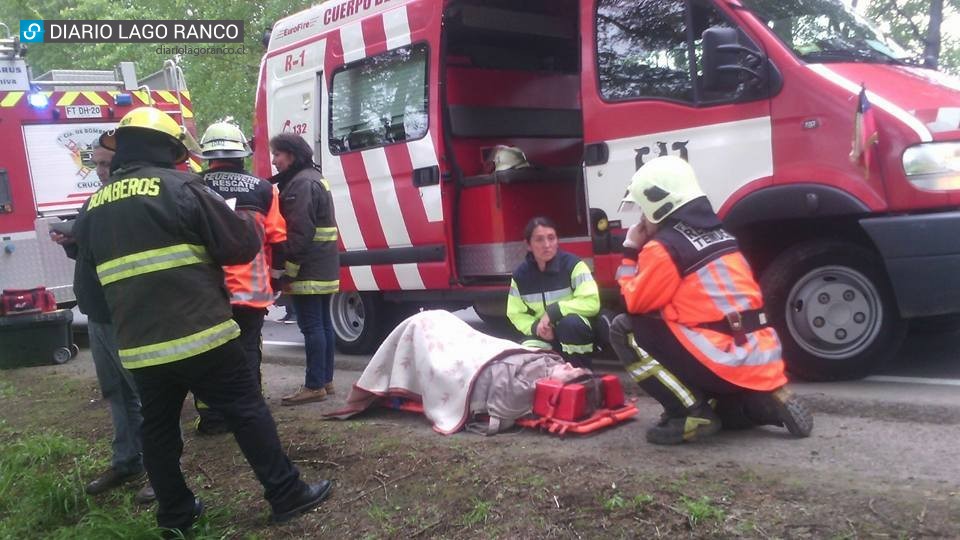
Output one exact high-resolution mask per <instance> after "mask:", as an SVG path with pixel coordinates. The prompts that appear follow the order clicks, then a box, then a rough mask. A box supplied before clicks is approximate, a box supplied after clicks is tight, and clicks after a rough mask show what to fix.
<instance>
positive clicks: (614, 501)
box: [601, 492, 627, 512]
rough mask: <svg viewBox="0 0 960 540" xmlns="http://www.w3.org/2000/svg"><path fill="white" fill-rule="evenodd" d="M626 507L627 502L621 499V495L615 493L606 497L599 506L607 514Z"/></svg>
mask: <svg viewBox="0 0 960 540" xmlns="http://www.w3.org/2000/svg"><path fill="white" fill-rule="evenodd" d="M626 505H627V501H626V499H624V498H623V495H620V494H619V493H616V492H614V494H613V495H611V496H609V497H607V498H606V499H605V500H604V501H603V503H602V504H601V506H603V509H604V510H606V511H607V512H613V511H614V510H616V509H618V508H623V507H624V506H626Z"/></svg>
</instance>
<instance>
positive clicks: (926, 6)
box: [860, 0, 960, 75]
mask: <svg viewBox="0 0 960 540" xmlns="http://www.w3.org/2000/svg"><path fill="white" fill-rule="evenodd" d="M860 3H861V4H866V10H865V12H866V15H867V17H868V18H869V19H871V20H874V21H877V22H879V23H880V24H881V26H882V27H884V29H885V30H887V31H888V32H889V33H890V35H891V36H892V37H893V38H894V39H895V40H896V41H898V42H899V43H900V44H901V45H903V46H905V47H907V49H909V50H911V51H915V52H916V53H917V57H918V58H919V59H920V60H921V61H922V63H923V65H924V66H926V67H930V68H934V69H941V70H943V71H946V72H949V73H953V74H954V75H960V28H958V27H960V0H869V1H868V0H861V1H860ZM944 21H949V22H950V24H949V28H948V27H947V26H945V24H944ZM944 30H948V32H944Z"/></svg>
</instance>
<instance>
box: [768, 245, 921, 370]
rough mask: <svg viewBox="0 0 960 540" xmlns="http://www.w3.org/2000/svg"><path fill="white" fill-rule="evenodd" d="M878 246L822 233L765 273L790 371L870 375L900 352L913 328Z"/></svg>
mask: <svg viewBox="0 0 960 540" xmlns="http://www.w3.org/2000/svg"><path fill="white" fill-rule="evenodd" d="M882 268H883V263H882V261H881V260H880V259H879V257H877V255H876V254H874V252H872V251H870V250H868V249H865V248H863V247H861V246H859V245H857V244H853V243H848V242H839V241H823V240H815V241H809V242H804V243H802V244H799V245H797V246H793V247H791V248H789V249H788V250H787V251H785V252H784V253H782V254H780V255H779V256H778V257H777V258H776V259H774V260H773V262H772V263H770V265H769V266H768V267H767V268H766V270H765V271H764V273H763V276H762V277H761V279H760V284H761V287H762V289H763V294H764V301H765V304H766V312H767V315H768V316H769V317H770V320H771V322H772V324H773V325H774V327H776V329H777V332H778V334H779V335H780V341H781V343H782V345H783V358H784V360H785V362H786V364H787V370H788V371H790V372H791V373H792V374H794V375H796V376H798V377H800V378H803V379H806V380H811V381H829V380H841V379H855V378H859V377H863V376H864V375H866V374H867V373H869V372H870V371H872V370H874V369H876V368H878V367H880V366H881V365H883V363H885V362H886V361H887V360H889V359H890V358H892V357H893V356H894V355H895V354H896V353H897V350H898V349H899V347H900V344H901V343H902V342H903V339H904V337H905V335H906V328H907V325H906V322H905V321H904V320H903V319H901V318H900V314H899V312H898V310H897V305H896V302H895V299H894V296H893V291H892V290H891V288H890V285H889V283H888V281H887V278H886V275H885V274H884V273H883V271H882V270H881V269H882Z"/></svg>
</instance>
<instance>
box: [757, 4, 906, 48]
mask: <svg viewBox="0 0 960 540" xmlns="http://www.w3.org/2000/svg"><path fill="white" fill-rule="evenodd" d="M741 3H742V4H743V6H744V7H746V8H747V9H749V10H750V11H751V12H753V14H754V15H756V16H757V17H758V18H759V19H760V20H761V21H763V22H764V23H765V24H766V25H767V26H768V27H769V28H770V30H772V31H773V33H774V34H776V35H777V37H779V38H780V39H781V40H782V41H783V42H784V43H785V44H786V45H787V46H788V47H790V48H791V49H793V52H794V53H795V54H796V55H797V56H799V57H800V58H801V59H803V60H806V61H807V62H882V63H902V62H906V61H909V60H910V56H911V55H910V54H909V53H907V52H906V51H905V50H904V49H903V48H902V47H901V46H900V45H898V44H897V43H895V42H894V41H893V40H891V39H890V38H888V37H886V36H884V35H883V34H882V33H880V31H879V30H877V29H876V28H874V27H873V26H872V25H871V24H870V23H869V22H867V21H866V20H865V19H863V18H862V17H860V16H859V15H857V14H856V13H854V12H853V11H850V10H848V9H847V8H846V7H844V5H843V4H842V3H840V2H839V1H836V0H743V1H742V2H741Z"/></svg>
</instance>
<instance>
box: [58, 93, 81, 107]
mask: <svg viewBox="0 0 960 540" xmlns="http://www.w3.org/2000/svg"><path fill="white" fill-rule="evenodd" d="M79 95H80V92H64V93H63V96H62V97H61V98H60V100H59V101H57V107H63V106H65V105H73V102H74V101H76V99H77V96H79Z"/></svg>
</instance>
